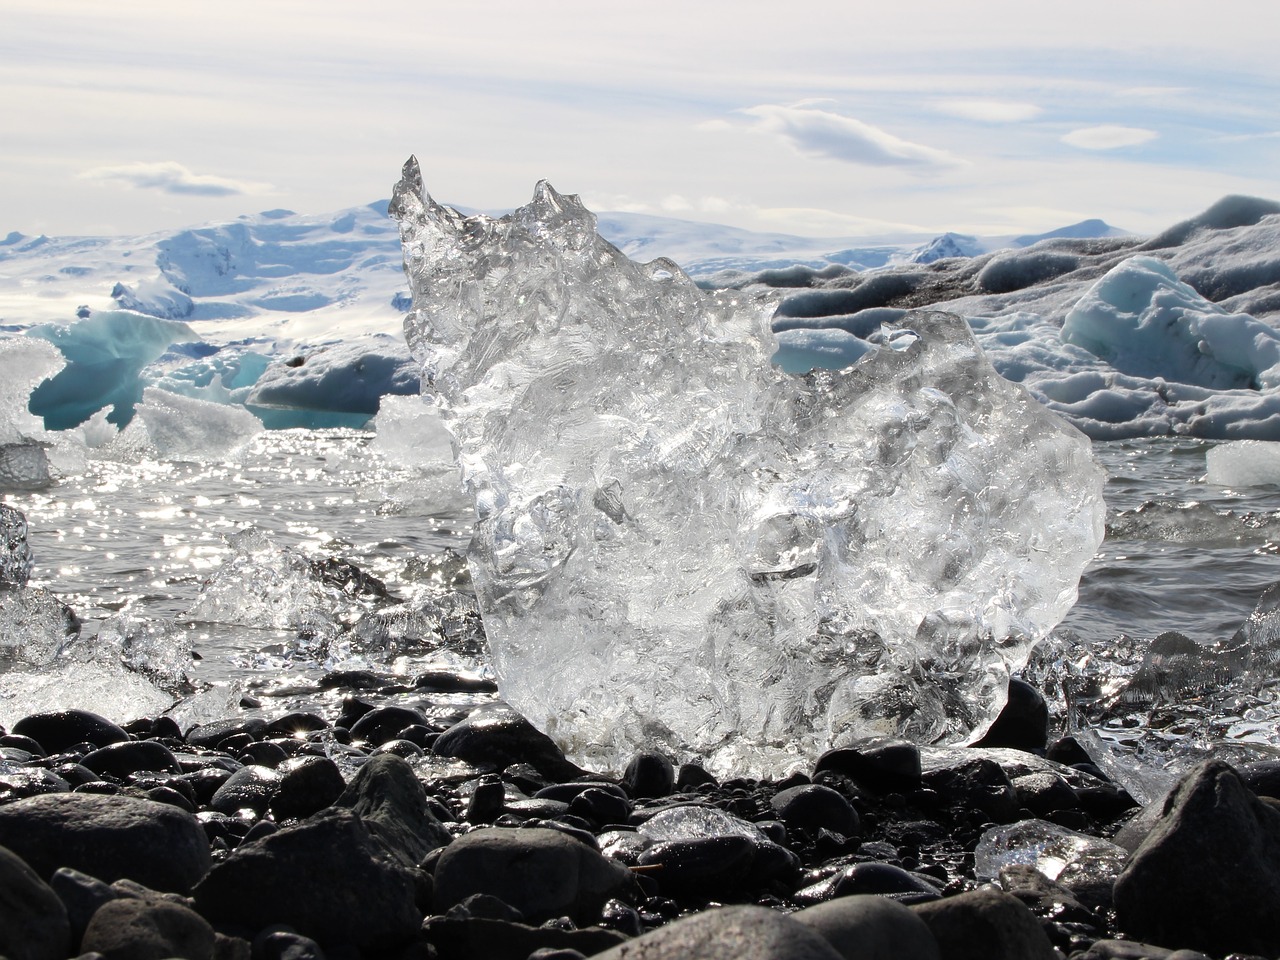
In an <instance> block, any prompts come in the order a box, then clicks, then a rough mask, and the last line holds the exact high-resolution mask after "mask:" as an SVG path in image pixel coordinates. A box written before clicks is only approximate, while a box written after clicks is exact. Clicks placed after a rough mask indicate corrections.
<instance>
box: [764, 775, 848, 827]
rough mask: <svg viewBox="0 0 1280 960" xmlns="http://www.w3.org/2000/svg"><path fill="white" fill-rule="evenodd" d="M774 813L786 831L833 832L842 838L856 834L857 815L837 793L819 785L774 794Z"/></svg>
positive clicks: (792, 788) (805, 785)
mask: <svg viewBox="0 0 1280 960" xmlns="http://www.w3.org/2000/svg"><path fill="white" fill-rule="evenodd" d="M772 804H773V809H774V810H775V811H777V814H778V818H779V819H780V820H782V821H783V823H785V824H786V825H787V829H788V830H805V831H807V832H808V833H810V834H816V833H817V832H818V831H819V830H822V829H826V830H834V831H835V832H837V833H841V834H844V835H845V836H856V835H857V833H858V812H857V811H856V810H854V809H853V805H852V804H850V803H849V801H848V800H846V799H845V798H844V796H842V795H841V794H840V793H839V792H837V791H835V790H832V789H831V788H830V787H824V786H822V785H820V784H812V783H811V784H804V785H802V786H796V787H791V788H789V789H787V790H781V791H779V792H778V793H776V794H774V796H773V800H772Z"/></svg>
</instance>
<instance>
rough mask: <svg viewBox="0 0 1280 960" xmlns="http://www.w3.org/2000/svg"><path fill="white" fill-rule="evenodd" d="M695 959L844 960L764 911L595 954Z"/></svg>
mask: <svg viewBox="0 0 1280 960" xmlns="http://www.w3.org/2000/svg"><path fill="white" fill-rule="evenodd" d="M691 957H697V958H698V960H842V958H841V955H840V954H839V953H837V952H836V949H835V947H833V946H832V945H831V944H830V943H828V942H827V941H826V940H825V939H824V938H823V937H822V936H820V935H819V934H817V933H815V932H814V931H813V930H811V929H810V928H809V927H807V926H806V925H805V924H803V923H798V922H796V921H795V920H793V919H792V918H790V917H787V916H784V915H783V914H781V913H778V912H777V911H775V910H766V909H764V908H763V907H721V908H720V909H717V910H708V911H706V912H705V913H700V914H697V915H696V916H692V917H688V918H686V919H684V920H679V921H677V922H675V923H671V924H668V925H667V926H665V927H660V928H659V929H657V930H654V931H652V932H650V933H646V934H645V935H644V936H642V937H638V938H636V939H635V940H629V941H628V942H627V943H624V944H622V945H621V946H617V947H614V948H613V949H611V950H606V951H605V952H604V953H599V954H596V960H689V958H691ZM903 960H907V958H905V957H904V958H903ZM912 960H914V958H912Z"/></svg>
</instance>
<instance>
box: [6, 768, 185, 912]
mask: <svg viewBox="0 0 1280 960" xmlns="http://www.w3.org/2000/svg"><path fill="white" fill-rule="evenodd" d="M0 846H6V847H8V848H9V849H10V850H12V851H13V852H14V853H16V854H17V855H18V856H20V857H21V858H22V859H23V860H25V861H26V862H27V863H28V864H29V865H30V866H31V868H32V869H33V870H35V872H36V873H37V874H38V875H39V876H41V877H42V878H48V877H52V876H53V873H54V871H55V870H57V869H58V868H59V867H71V868H72V869H73V870H79V871H80V872H81V873H87V874H88V875H89V876H91V877H97V878H98V879H99V880H104V881H106V882H108V883H110V882H112V881H114V880H124V879H128V880H136V881H137V882H138V883H141V884H143V885H145V886H148V887H150V888H151V889H153V890H162V891H171V892H174V893H188V892H190V890H191V888H192V887H194V886H195V884H196V882H197V881H199V879H200V878H201V877H203V876H204V875H205V874H206V873H208V871H209V862H210V860H209V841H208V840H207V839H206V836H205V832H204V828H203V827H201V825H200V821H199V820H197V819H196V818H195V817H194V816H192V815H191V814H189V813H187V812H186V811H185V810H180V809H178V808H177V807H174V806H170V805H169V804H164V803H155V802H154V801H151V800H139V799H137V798H135V797H126V796H118V795H103V794H91V793H53V794H45V795H44V796H39V797H29V798H28V799H26V800H18V801H15V802H14V803H9V804H5V805H4V806H0Z"/></svg>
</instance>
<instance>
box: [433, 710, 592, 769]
mask: <svg viewBox="0 0 1280 960" xmlns="http://www.w3.org/2000/svg"><path fill="white" fill-rule="evenodd" d="M431 752H432V753H434V754H435V755H436V756H438V757H457V758H458V759H459V760H465V761H467V763H474V764H477V765H485V764H487V765H491V766H493V767H496V768H497V769H499V770H501V769H503V768H505V767H508V766H510V765H511V764H513V763H527V764H529V766H531V767H533V768H534V769H535V770H537V771H538V772H539V773H540V774H542V775H543V776H544V777H549V778H550V779H552V780H555V781H558V782H563V781H565V780H572V779H575V778H577V777H581V776H582V769H581V768H580V767H578V766H576V765H575V764H573V763H570V762H569V761H568V760H567V759H565V755H564V753H563V752H562V751H561V750H560V748H559V747H557V746H556V744H555V741H553V740H552V739H551V738H550V737H548V736H547V735H546V734H545V733H543V732H542V731H541V730H538V729H537V728H536V727H534V725H533V724H531V723H530V722H529V721H528V720H526V719H525V718H524V717H522V716H521V715H520V714H518V713H516V711H514V710H512V709H511V708H510V707H508V706H506V705H505V704H488V705H485V706H483V707H480V708H479V709H477V710H474V711H472V712H471V714H470V716H468V717H467V718H466V719H465V720H462V721H459V722H458V723H456V724H454V725H453V726H452V727H450V728H449V729H448V730H446V731H445V732H444V733H442V734H440V736H439V737H438V738H437V739H436V742H435V743H434V744H432V747H431Z"/></svg>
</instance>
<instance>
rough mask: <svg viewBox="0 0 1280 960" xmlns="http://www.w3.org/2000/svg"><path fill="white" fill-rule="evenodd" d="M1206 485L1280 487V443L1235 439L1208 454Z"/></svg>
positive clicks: (1218, 446) (1221, 444)
mask: <svg viewBox="0 0 1280 960" xmlns="http://www.w3.org/2000/svg"><path fill="white" fill-rule="evenodd" d="M1205 465H1206V467H1207V468H1208V472H1207V473H1206V474H1205V478H1204V479H1205V482H1206V483H1213V484H1217V485H1218V486H1220V487H1256V486H1262V485H1264V484H1266V485H1271V486H1275V485H1277V484H1280V443H1274V442H1268V441H1266V440H1232V441H1230V442H1229V443H1220V444H1218V445H1217V446H1216V447H1214V448H1213V449H1212V450H1210V451H1209V452H1208V453H1207V454H1205Z"/></svg>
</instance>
